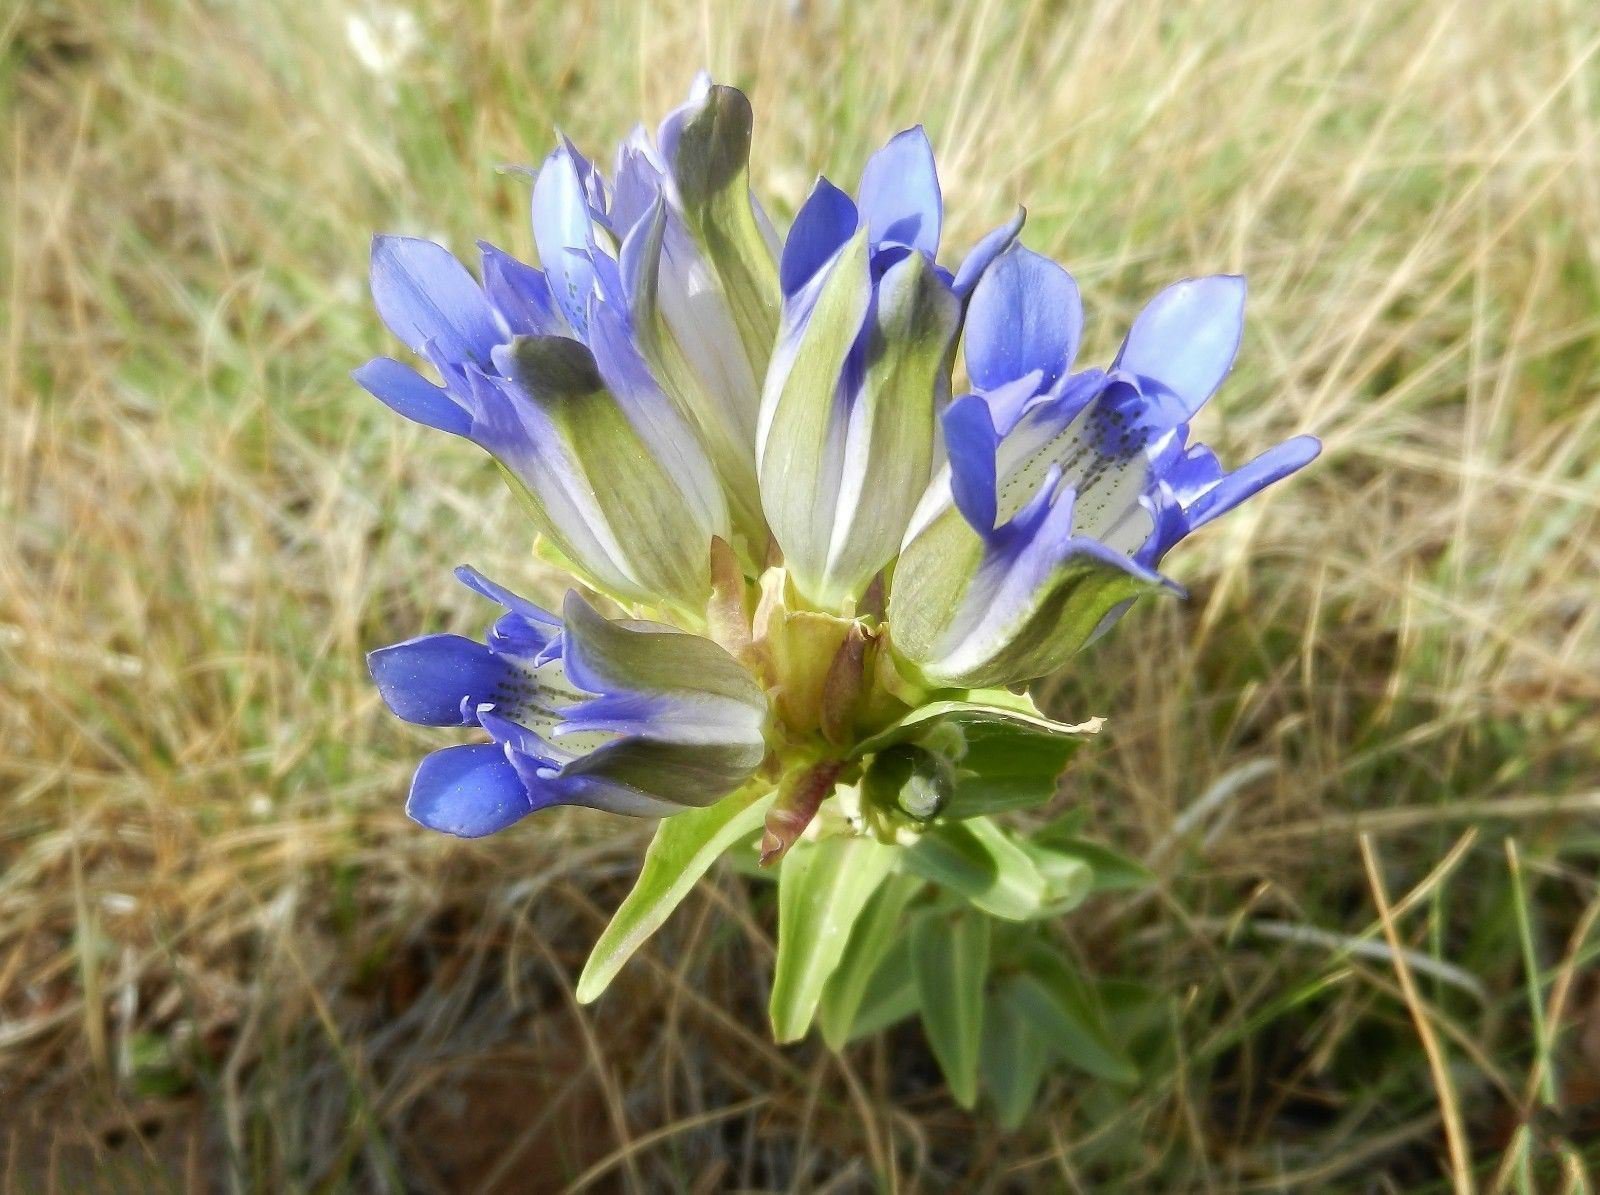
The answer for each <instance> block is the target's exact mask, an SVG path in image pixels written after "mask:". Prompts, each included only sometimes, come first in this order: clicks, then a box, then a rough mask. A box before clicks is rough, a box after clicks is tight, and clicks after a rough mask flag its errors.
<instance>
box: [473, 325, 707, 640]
mask: <svg viewBox="0 0 1600 1195" xmlns="http://www.w3.org/2000/svg"><path fill="white" fill-rule="evenodd" d="M496 355H497V357H498V358H499V363H500V365H501V369H502V371H503V372H504V373H505V374H506V375H507V376H509V377H510V378H512V379H513V380H514V382H515V383H516V385H517V388H518V389H519V391H520V392H521V393H522V394H523V395H524V396H526V398H527V399H529V400H530V402H531V403H532V405H533V407H534V408H535V409H536V411H537V413H538V416H539V417H540V421H541V422H542V423H543V424H544V427H543V428H541V429H540V430H541V431H544V432H545V433H546V434H547V435H548V436H549V437H552V438H553V439H554V440H555V442H556V443H558V444H559V445H560V447H561V448H562V449H563V450H564V451H563V452H562V458H561V459H562V463H564V464H565V465H566V466H567V469H568V470H569V471H570V476H568V477H564V478H559V479H556V480H558V481H559V482H560V483H561V484H560V486H559V491H560V495H561V497H562V498H563V499H565V500H566V502H567V503H568V504H569V505H570V506H572V507H574V508H576V509H575V511H574V513H572V514H570V515H568V517H566V518H562V517H559V516H558V514H557V511H556V510H555V509H554V508H553V504H552V503H550V502H549V501H548V500H547V492H548V491H551V490H554V489H556V485H555V483H554V482H552V483H551V484H549V485H546V484H544V482H543V478H542V477H534V478H527V477H524V481H525V482H526V483H527V484H528V488H529V489H530V490H532V491H533V493H534V495H535V497H536V498H538V499H540V500H542V501H544V504H545V512H546V518H547V522H548V523H549V524H550V525H552V526H554V527H555V528H556V529H557V530H558V531H560V532H562V533H563V534H564V535H565V536H567V537H568V538H571V523H572V522H573V520H575V519H576V520H580V521H581V523H582V525H583V526H584V527H586V528H596V527H600V528H604V529H605V530H606V531H607V533H608V535H607V539H608V540H609V541H610V542H611V543H612V544H614V545H615V551H616V553H617V554H618V559H617V564H618V565H619V567H621V568H622V569H623V570H624V571H625V572H626V574H627V576H628V578H629V580H631V581H632V582H633V583H634V584H635V585H637V586H638V587H639V589H640V590H642V591H643V592H644V593H645V594H655V595H661V596H663V597H665V598H667V599H668V600H669V601H672V602H676V603H678V604H679V605H681V606H683V607H686V608H689V609H697V608H698V609H703V608H704V606H705V602H706V599H707V597H708V596H709V595H710V592H711V572H710V559H711V555H710V554H711V538H712V536H713V535H715V534H717V533H718V528H717V527H716V526H715V525H714V524H712V523H711V522H709V521H708V518H707V513H706V509H705V507H704V505H702V504H701V503H698V502H694V501H691V500H690V499H689V498H688V497H687V496H686V495H685V493H684V491H683V489H682V488H681V487H680V485H679V483H678V481H677V480H676V479H675V478H674V477H673V476H672V475H671V474H669V472H668V471H667V469H666V468H664V467H663V465H662V463H661V461H660V460H659V459H658V458H657V457H656V456H655V455H654V454H653V453H652V452H651V451H650V448H649V446H648V444H647V442H646V441H645V439H644V438H643V437H642V436H641V435H640V434H639V430H638V429H637V428H636V427H635V426H634V424H633V423H632V422H631V421H630V420H629V418H628V416H627V414H626V412H625V411H624V410H623V407H622V406H621V404H620V403H619V402H618V401H617V399H616V397H615V396H614V395H613V394H612V393H611V391H610V390H608V389H607V387H606V385H605V382H604V381H603V379H602V378H601V376H600V371H599V369H598V367H597V366H596V364H595V358H594V355H593V354H592V353H591V352H590V351H589V349H588V348H587V347H585V346H584V345H582V344H580V343H579V342H578V341H576V340H570V339H568V338H566V337H563V336H519V337H517V338H516V339H515V340H514V341H512V343H511V344H510V345H509V346H507V347H505V348H502V349H497V350H496ZM562 546H563V547H565V545H564V544H563V545H562Z"/></svg>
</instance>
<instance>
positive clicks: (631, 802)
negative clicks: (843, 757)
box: [368, 568, 767, 838]
mask: <svg viewBox="0 0 1600 1195" xmlns="http://www.w3.org/2000/svg"><path fill="white" fill-rule="evenodd" d="M457 575H458V576H459V577H460V578H461V580H462V582H463V583H464V584H466V585H468V586H469V587H470V588H472V589H474V590H476V591H477V592H478V593H480V594H483V595H484V596H485V597H488V598H491V599H492V600H494V601H496V602H498V603H500V605H502V606H503V607H504V608H505V611H506V612H505V613H504V614H503V615H502V616H501V617H500V618H499V619H498V620H497V621H496V622H495V624H494V625H493V627H492V628H491V629H490V631H489V633H488V635H487V636H486V641H485V642H483V643H479V642H478V641H477V640H474V639H468V638H466V637H464V636H461V635H423V636H421V637H419V638H416V639H408V640H406V641H405V642H403V643H396V644H394V645H392V646H390V647H384V648H379V649H378V650H377V651H374V652H372V653H371V655H370V656H369V657H368V663H369V667H370V668H371V671H372V677H373V679H374V680H375V681H376V682H377V685H378V691H379V692H380V693H381V694H382V695H383V699H384V701H385V702H386V703H387V704H388V706H389V708H390V710H392V711H393V712H394V713H395V714H396V715H397V716H399V717H401V718H404V719H405V720H406V721H408V722H415V723H419V724H421V725H425V726H476V727H481V728H482V729H483V730H485V731H487V732H488V733H489V736H490V739H491V740H492V741H491V742H489V743H485V744H482V745H471V746H456V747H445V748H443V749H442V750H439V751H435V752H434V753H433V754H431V755H429V756H427V757H426V758H424V759H423V761H422V763H421V765H420V766H419V767H418V769H417V773H416V777H415V779H414V780H413V782H412V786H411V797H410V800H409V801H408V803H407V806H406V811H407V813H409V814H410V815H411V817H412V818H414V819H415V820H416V821H418V822H420V823H422V824H423V825H425V826H428V827H429V828H431V829H435V830H442V831H444V832H446V833H449V834H456V835H460V836H461V837H464V838H475V837H479V836H481V835H484V834H492V833H494V832H495V831H497V830H503V829H505V828H506V827H507V826H509V825H511V824H513V823H514V822H516V821H518V820H520V819H521V818H523V817H525V816H527V815H528V814H530V813H533V812H536V811H537V810H540V809H544V808H547V807H549V806H552V805H586V806H589V807H591V808H595V809H603V810H607V811H609V812H612V813H622V814H630V815H634V816H640V817H664V816H667V815H670V814H673V813H678V812H680V811H681V810H684V809H689V808H695V807H698V806H702V805H709V804H711V803H712V802H713V801H716V800H718V799H720V798H721V797H723V796H725V795H727V794H728V793H730V792H732V791H733V790H734V789H736V788H738V787H739V786H740V785H741V784H743V783H744V782H745V781H746V780H748V779H749V778H750V776H751V775H753V774H754V772H755V771H756V769H757V768H758V767H759V766H760V765H761V762H762V759H763V758H764V757H765V755H766V746H765V740H764V737H763V726H764V722H765V719H766V710H767V704H766V698H765V696H764V695H763V693H762V690H761V685H760V683H759V682H758V681H757V680H756V678H755V677H753V676H752V675H751V674H750V673H749V672H748V671H747V670H746V669H745V668H744V667H743V666H741V665H740V664H739V663H738V662H737V661H735V660H734V659H733V658H732V657H731V656H729V655H728V653H727V652H725V651H724V650H723V649H722V648H720V647H718V646H717V645H716V644H714V643H712V642H710V641H709V640H707V639H703V638H700V637H699V636H697V635H690V634H687V633H685V632H683V631H680V630H678V629H677V628H675V627H668V626H664V625H661V624H659V623H645V622H616V621H611V620H608V619H606V618H603V617H602V616H601V615H600V614H598V613H597V612H596V611H595V610H594V608H593V607H592V606H590V605H589V604H588V603H587V602H586V601H584V600H583V598H581V597H580V596H578V594H576V593H569V594H568V595H567V600H566V603H565V605H564V607H563V611H562V613H563V617H562V618H561V619H557V618H556V617H555V616H554V615H553V614H550V613H548V612H547V611H545V610H542V609H540V608H539V607H538V606H536V605H534V604H533V603H532V602H529V601H527V600H526V599H525V598H521V597H519V596H517V595H516V594H514V593H512V592H511V591H510V590H508V589H505V588H504V587H502V586H499V585H496V584H495V583H493V582H492V581H490V580H488V579H487V578H486V577H484V576H483V575H482V574H480V573H478V572H476V571H474V570H472V569H468V568H462V569H459V570H457Z"/></svg>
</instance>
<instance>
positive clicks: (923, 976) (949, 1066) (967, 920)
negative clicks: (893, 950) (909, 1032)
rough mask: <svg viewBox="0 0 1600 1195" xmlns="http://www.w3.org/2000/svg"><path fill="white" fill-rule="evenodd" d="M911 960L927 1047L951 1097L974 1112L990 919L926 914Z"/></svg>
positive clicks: (914, 933)
mask: <svg viewBox="0 0 1600 1195" xmlns="http://www.w3.org/2000/svg"><path fill="white" fill-rule="evenodd" d="M911 960H912V968H913V970H914V971H915V972H916V977H917V999H918V1002H919V1003H920V1004H921V1006H922V1025H923V1028H924V1029H925V1030H926V1031H927V1034H928V1045H929V1046H931V1047H932V1049H933V1056H934V1057H935V1058H936V1059H938V1061H939V1068H940V1069H941V1070H942V1071H944V1077H945V1082H946V1083H948V1084H949V1085H950V1094H951V1095H952V1096H954V1097H955V1100H956V1103H958V1104H960V1105H961V1106H962V1107H963V1108H970V1107H972V1105H973V1104H974V1103H976V1102H977V1099H978V1055H979V1050H980V1047H981V1046H982V1044H983V986H984V981H985V980H986V979H987V978H988V975H989V919H988V918H987V917H983V916H980V915H979V914H977V913H974V912H964V913H957V914H956V915H955V916H953V917H948V918H946V917H942V916H940V915H939V914H937V913H930V914H924V915H923V916H921V917H919V918H917V920H916V921H915V922H914V923H913V924H912V927H911Z"/></svg>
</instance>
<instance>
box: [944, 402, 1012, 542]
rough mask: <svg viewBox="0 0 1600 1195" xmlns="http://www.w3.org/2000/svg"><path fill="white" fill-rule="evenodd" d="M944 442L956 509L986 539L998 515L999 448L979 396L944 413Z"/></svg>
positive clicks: (996, 437) (987, 408)
mask: <svg viewBox="0 0 1600 1195" xmlns="http://www.w3.org/2000/svg"><path fill="white" fill-rule="evenodd" d="M944 442H945V448H946V450H947V451H948V453H949V455H950V493H951V496H952V497H953V498H954V499H955V503H956V508H957V509H958V510H960V511H961V514H962V515H963V516H964V517H965V518H966V520H967V522H968V523H970V524H971V525H972V528H973V530H974V531H976V532H977V533H978V534H979V535H983V536H987V535H988V534H989V533H990V532H991V531H993V530H994V524H995V518H996V516H997V513H998V497H997V494H996V487H995V481H996V477H995V450H996V449H997V448H998V447H999V445H1000V437H999V436H998V435H997V434H996V432H995V428H994V419H993V416H992V415H991V414H990V412H989V404H988V403H986V402H985V401H984V400H983V399H982V398H980V397H979V396H978V395H976V394H965V395H962V396H961V397H960V398H958V399H956V400H955V401H954V402H952V403H951V404H950V405H949V407H947V408H946V409H945V413H944Z"/></svg>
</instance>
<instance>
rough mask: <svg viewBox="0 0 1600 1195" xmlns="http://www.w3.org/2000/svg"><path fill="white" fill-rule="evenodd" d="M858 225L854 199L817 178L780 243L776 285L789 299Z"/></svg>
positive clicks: (853, 233)
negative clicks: (781, 251)
mask: <svg viewBox="0 0 1600 1195" xmlns="http://www.w3.org/2000/svg"><path fill="white" fill-rule="evenodd" d="M860 225H861V216H860V213H859V212H857V210H856V205H855V202H854V201H853V200H852V199H851V198H850V196H848V195H846V194H845V193H844V192H843V191H841V190H839V188H838V187H836V186H834V185H833V184H832V183H830V182H829V181H828V180H827V179H825V178H820V177H819V178H818V179H817V184H816V186H814V187H813V188H812V189H811V195H810V196H809V197H808V198H807V199H806V201H805V203H803V204H802V205H801V206H800V211H799V212H798V213H797V214H796V215H795V218H794V224H793V225H792V226H791V227H790V229H789V239H788V240H786V241H785V242H784V243H783V260H782V262H781V263H780V264H779V266H778V285H779V287H780V288H781V289H782V291H783V297H784V298H786V299H787V298H791V297H793V296H794V295H795V294H797V293H799V291H800V289H801V288H802V287H804V286H805V284H806V283H807V282H810V281H811V279H812V278H814V277H815V276H816V273H817V271H818V270H820V269H821V268H822V267H823V266H824V265H826V264H827V263H828V262H829V261H830V260H831V259H832V257H833V255H834V254H835V253H837V252H838V251H839V250H840V249H841V248H843V246H844V244H845V242H846V241H848V240H849V239H850V238H851V237H852V236H854V235H855V231H856V229H857V228H859V227H860Z"/></svg>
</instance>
